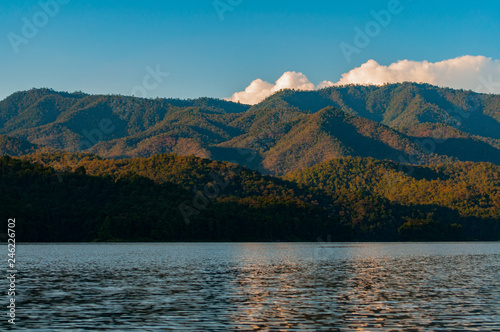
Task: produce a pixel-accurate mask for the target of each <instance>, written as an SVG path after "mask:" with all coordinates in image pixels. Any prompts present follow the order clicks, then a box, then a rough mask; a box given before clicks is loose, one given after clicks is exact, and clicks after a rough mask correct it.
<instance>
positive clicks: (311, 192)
mask: <svg viewBox="0 0 500 332" xmlns="http://www.w3.org/2000/svg"><path fill="white" fill-rule="evenodd" d="M0 195H1V196H2V200H0V211H1V213H2V218H3V219H4V220H7V218H12V217H16V220H17V222H16V225H17V226H16V230H17V233H16V234H17V239H18V240H19V241H92V240H98V241H118V240H125V241H296V240H303V241H315V240H316V239H317V238H318V237H321V238H327V237H328V238H330V239H331V240H335V241H397V240H440V241H443V240H500V167H499V166H494V165H492V164H486V163H470V162H469V163H452V164H448V165H444V166H432V167H428V166H412V167H411V168H409V166H408V165H402V164H398V163H394V162H389V161H379V160H376V159H372V158H360V157H357V158H353V157H347V158H340V159H333V160H331V161H328V162H325V163H321V164H318V165H316V166H313V167H312V168H308V169H305V170H303V171H296V172H294V173H292V174H289V175H288V176H287V177H286V178H285V179H281V178H275V177H270V176H262V175H261V174H259V173H258V172H255V171H252V170H249V169H246V168H242V167H239V166H237V165H235V164H230V163H227V162H217V161H212V160H208V159H201V158H197V157H194V156H176V155H156V156H153V157H150V158H132V159H122V160H116V159H103V158H101V157H98V156H96V155H88V154H81V153H79V154H72V153H43V154H34V155H30V156H27V157H24V158H23V159H15V158H11V157H2V158H0Z"/></svg>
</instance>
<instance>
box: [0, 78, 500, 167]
mask: <svg viewBox="0 0 500 332" xmlns="http://www.w3.org/2000/svg"><path fill="white" fill-rule="evenodd" d="M0 134H3V135H8V136H9V137H11V138H15V139H20V140H22V141H26V142H28V143H31V144H34V145H36V146H37V147H38V148H40V149H42V148H51V149H58V150H60V151H71V152H78V151H81V152H87V153H94V154H98V155H100V156H102V157H106V158H134V157H149V156H152V155H155V154H164V153H175V154H178V155H194V156H197V157H201V158H210V159H214V160H220V161H231V162H236V163H238V164H240V165H242V166H246V167H248V168H251V169H254V170H258V171H259V172H261V173H264V174H275V175H283V174H286V173H287V172H290V171H294V170H299V169H303V168H306V167H310V166H314V165H316V164H318V163H321V162H324V161H326V160H329V159H331V158H338V157H345V156H359V157H374V158H377V159H387V160H392V161H396V162H406V163H411V164H427V165H431V164H438V163H443V162H450V161H474V162H491V163H494V164H497V165H500V96H498V95H486V94H476V93H473V92H470V91H462V90H452V89H445V88H438V87H434V86H431V85H428V84H415V83H403V84H388V85H384V86H356V85H350V86H341V87H331V88H327V89H323V90H319V91H291V90H285V91H280V92H278V93H276V94H274V95H273V96H271V97H269V98H267V99H266V100H264V101H263V102H261V103H260V104H258V105H254V106H252V107H250V106H247V105H242V104H237V103H232V102H227V101H222V100H217V99H210V98H200V99H194V100H179V99H158V98H157V99H141V98H134V97H123V96H116V95H87V94H84V93H81V92H77V93H66V92H56V91H53V90H50V89H33V90H29V91H25V92H18V93H15V94H13V95H12V96H10V97H8V98H7V99H5V100H3V101H1V102H0ZM34 149H35V150H36V149H37V148H36V147H35V148H34ZM6 151H7V150H6ZM31 152H32V150H30V149H27V150H24V149H20V150H19V153H18V152H16V151H15V149H14V150H13V151H12V154H13V155H18V154H26V153H31Z"/></svg>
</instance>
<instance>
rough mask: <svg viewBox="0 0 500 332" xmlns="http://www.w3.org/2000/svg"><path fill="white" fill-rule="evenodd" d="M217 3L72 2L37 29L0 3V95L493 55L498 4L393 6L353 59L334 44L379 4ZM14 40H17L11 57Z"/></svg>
mask: <svg viewBox="0 0 500 332" xmlns="http://www.w3.org/2000/svg"><path fill="white" fill-rule="evenodd" d="M54 1H55V0H54ZM66 1H67V0H66ZM391 1H394V0H391ZM45 2H51V1H50V0H45V1H42V3H45ZM61 2H64V1H62V0H61ZM221 2H222V3H225V4H226V5H227V6H230V7H231V10H228V11H226V12H225V13H224V15H223V17H224V20H221V19H220V16H219V14H218V12H217V10H216V8H215V7H214V1H213V0H193V1H189V0H183V1H180V0H175V1H160V0H158V1H126V0H121V1H106V0H101V1H95V0H87V1H80V0H70V1H69V2H68V3H67V4H64V5H59V7H60V8H59V10H58V12H57V13H55V14H54V15H52V16H53V17H51V16H48V15H46V17H48V20H47V21H46V24H44V22H43V19H44V17H43V15H44V14H43V12H42V14H40V13H41V11H42V7H41V6H40V4H39V1H22V2H18V1H5V0H0V27H1V31H2V35H1V38H0V61H1V62H0V98H1V99H3V98H5V97H6V96H8V95H10V94H11V93H13V92H15V91H18V90H26V89H30V88H32V87H50V88H53V89H55V90H63V91H76V90H81V91H84V92H88V93H119V94H124V95H131V94H132V91H133V89H134V87H137V86H142V84H143V79H144V77H145V76H146V75H148V72H147V71H146V67H148V66H150V67H151V68H156V66H159V68H161V70H162V71H164V72H168V73H169V76H168V77H166V78H165V79H163V80H162V81H161V83H160V84H159V85H158V86H157V87H155V88H154V89H150V90H148V91H147V96H148V97H157V96H160V97H179V98H195V97H201V96H209V97H217V98H222V97H230V96H231V95H232V94H233V93H234V92H236V91H241V90H244V89H245V87H247V86H248V85H249V83H250V82H252V81H253V80H254V79H256V78H261V79H263V80H266V81H269V82H274V81H276V80H277V79H278V78H279V77H280V76H281V75H282V74H283V73H284V72H286V71H296V72H302V73H304V74H305V75H307V78H308V79H309V80H310V81H311V82H313V83H314V84H318V83H320V82H321V81H325V80H329V81H333V82H337V81H338V80H339V79H340V78H341V76H342V74H343V73H346V72H348V71H350V70H351V69H353V68H355V67H358V66H360V65H362V64H363V63H365V62H367V61H368V60H370V59H374V60H376V61H377V62H378V63H379V64H381V65H389V64H391V63H393V62H396V61H398V60H403V59H409V60H415V61H423V60H427V61H431V62H438V61H442V60H446V59H452V58H456V57H460V56H463V55H482V56H485V57H489V58H493V59H500V54H499V53H500V47H499V46H500V45H499V41H500V39H499V38H498V35H499V32H500V19H499V18H500V3H498V1H475V2H469V1H424V0H413V1H410V0H401V1H400V3H401V4H400V6H401V7H402V11H401V12H400V13H398V14H395V15H391V21H390V23H389V24H388V25H387V27H382V28H381V29H380V32H379V33H377V34H376V35H375V36H374V37H373V38H370V43H369V45H368V46H366V47H364V48H363V49H361V50H360V52H359V54H353V55H352V59H351V60H352V61H351V62H348V61H347V60H346V57H345V56H344V54H343V53H342V51H341V49H340V47H339V45H340V44H341V43H342V42H345V43H348V44H353V42H354V37H355V30H354V28H355V27H359V28H365V26H366V24H367V23H368V22H370V21H373V20H374V18H373V16H372V14H371V11H375V12H379V11H381V10H386V9H387V8H388V4H389V2H390V1H389V0H384V1H379V0H375V1H373V0H372V1H351V2H348V1H334V0H329V1H321V0H320V1H292V0H287V1H281V0H277V1H269V0H268V1H263V0H242V1H237V0H220V2H219V4H220V3H221ZM238 2H241V3H240V4H238ZM231 3H232V4H233V5H230V4H231ZM226 8H229V7H226ZM34 17H36V18H38V19H39V20H42V21H39V25H40V26H41V27H40V28H38V32H37V33H36V34H35V35H34V36H29V37H30V38H25V36H24V35H23V31H22V30H23V26H24V25H25V21H26V20H23V18H26V19H27V20H28V21H29V22H31V23H33V21H34V20H35V19H34ZM40 22H41V23H40ZM14 35H15V36H18V37H21V38H24V42H23V43H21V44H18V45H17V49H18V52H17V53H16V52H15V47H13V43H12V38H13V37H12V36H14ZM16 38H17V37H16ZM15 40H16V41H18V40H19V39H15Z"/></svg>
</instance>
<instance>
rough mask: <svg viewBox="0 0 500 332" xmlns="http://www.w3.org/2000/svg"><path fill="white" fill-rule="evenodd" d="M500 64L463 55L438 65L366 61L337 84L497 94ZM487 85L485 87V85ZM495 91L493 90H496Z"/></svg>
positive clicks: (412, 62) (426, 62)
mask: <svg viewBox="0 0 500 332" xmlns="http://www.w3.org/2000/svg"><path fill="white" fill-rule="evenodd" d="M495 76H496V81H497V82H500V79H499V78H500V77H499V76H500V61H498V60H492V59H491V58H486V57H484V56H469V55H467V56H462V57H459V58H455V59H450V60H445V61H441V62H434V63H432V62H428V61H422V62H419V61H409V60H402V61H398V62H396V63H393V64H391V65H389V66H382V65H380V64H378V63H377V62H376V61H375V60H369V61H368V62H366V63H365V64H363V65H361V66H360V67H358V68H355V69H353V70H351V71H350V72H348V73H345V74H343V75H342V78H341V79H340V81H339V82H338V83H337V84H336V85H343V84H375V85H379V84H384V83H399V82H417V83H430V84H433V85H438V86H446V87H450V88H454V89H466V90H473V91H477V92H490V93H494V92H497V93H498V92H500V90H499V89H498V83H495V82H494V77H495ZM487 83H488V84H487ZM495 90H496V91H495Z"/></svg>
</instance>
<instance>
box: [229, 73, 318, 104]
mask: <svg viewBox="0 0 500 332" xmlns="http://www.w3.org/2000/svg"><path fill="white" fill-rule="evenodd" d="M315 88H316V87H315V86H314V84H312V83H311V82H310V81H309V79H308V78H307V77H306V75H304V74H302V73H297V72H294V71H287V72H286V73H284V74H283V75H282V76H281V77H280V78H279V79H278V80H277V81H276V82H275V83H274V84H271V83H269V82H266V81H263V80H261V79H260V78H259V79H256V80H255V81H253V82H252V83H251V84H250V85H249V86H248V87H247V88H246V89H245V91H241V92H236V93H235V94H233V96H232V97H231V98H228V100H230V101H234V102H238V101H239V102H241V103H243V104H250V105H254V104H257V103H259V102H261V101H262V100H264V99H265V98H267V97H269V96H271V95H272V94H273V93H275V92H277V91H279V90H281V89H296V90H306V91H310V90H314V89H315Z"/></svg>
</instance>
